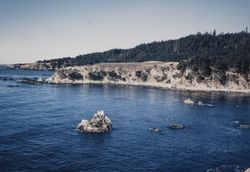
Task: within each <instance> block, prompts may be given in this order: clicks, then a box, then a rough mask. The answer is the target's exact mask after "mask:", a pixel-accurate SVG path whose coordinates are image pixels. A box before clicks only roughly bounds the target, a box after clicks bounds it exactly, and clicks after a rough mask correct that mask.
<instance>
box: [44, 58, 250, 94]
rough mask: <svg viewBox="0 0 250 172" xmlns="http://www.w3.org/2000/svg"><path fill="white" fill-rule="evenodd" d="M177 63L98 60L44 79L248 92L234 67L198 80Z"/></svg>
mask: <svg viewBox="0 0 250 172" xmlns="http://www.w3.org/2000/svg"><path fill="white" fill-rule="evenodd" d="M178 64H179V63H178V62H159V61H151V62H134V63H101V64H95V65H84V66H78V67H67V68H63V69H59V70H57V71H56V72H55V74H54V75H53V76H51V77H50V78H49V79H48V80H47V82H48V83H53V84H88V83H94V84H121V85H141V86H150V87H158V88H166V89H175V90H192V91H227V92H246V93H250V83H249V82H248V80H247V79H246V77H245V76H244V75H242V74H240V73H238V72H235V71H234V70H231V69H229V70H227V71H226V72H225V76H226V79H225V80H224V81H223V82H222V81H221V78H220V75H219V73H218V71H216V70H214V71H212V72H211V75H210V76H208V77H204V78H203V79H202V80H201V79H200V74H198V73H197V72H196V71H193V70H192V69H189V68H187V69H186V70H185V71H184V72H183V71H181V70H179V69H178Z"/></svg>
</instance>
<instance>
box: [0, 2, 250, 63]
mask: <svg viewBox="0 0 250 172" xmlns="http://www.w3.org/2000/svg"><path fill="white" fill-rule="evenodd" d="M247 25H249V0H0V63H1V64H9V63H18V62H35V61H37V60H41V59H51V58H57V57H67V56H70V57H74V56H76V55H79V54H86V53H90V52H96V51H105V50H108V49H112V48H131V47H134V46H136V45H137V44H140V43H147V42H152V41H161V40H168V39H174V38H179V37H182V36H186V35H189V34H193V33H197V32H198V31H200V32H202V33H203V32H206V31H208V32H212V31H213V29H216V30H217V33H219V32H239V31H242V30H244V29H245V27H246V26H247Z"/></svg>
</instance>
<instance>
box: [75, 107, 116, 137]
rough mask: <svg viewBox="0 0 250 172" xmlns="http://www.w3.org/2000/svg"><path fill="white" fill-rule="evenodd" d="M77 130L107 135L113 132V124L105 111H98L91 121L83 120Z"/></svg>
mask: <svg viewBox="0 0 250 172" xmlns="http://www.w3.org/2000/svg"><path fill="white" fill-rule="evenodd" d="M77 129H79V131H81V132H84V133H105V132H110V131H111V130H112V123H111V121H110V119H109V118H108V117H107V116H106V115H105V113H104V112H103V111H98V112H97V113H96V114H94V116H93V118H92V119H91V120H90V121H89V120H85V119H83V120H82V121H81V122H80V123H79V124H78V126H77Z"/></svg>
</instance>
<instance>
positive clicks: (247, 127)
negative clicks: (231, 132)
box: [240, 124, 250, 129]
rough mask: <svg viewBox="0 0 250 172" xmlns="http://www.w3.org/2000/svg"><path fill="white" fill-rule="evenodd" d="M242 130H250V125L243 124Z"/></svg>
mask: <svg viewBox="0 0 250 172" xmlns="http://www.w3.org/2000/svg"><path fill="white" fill-rule="evenodd" d="M240 128H245V129H249V128H250V125H248V124H241V125H240Z"/></svg>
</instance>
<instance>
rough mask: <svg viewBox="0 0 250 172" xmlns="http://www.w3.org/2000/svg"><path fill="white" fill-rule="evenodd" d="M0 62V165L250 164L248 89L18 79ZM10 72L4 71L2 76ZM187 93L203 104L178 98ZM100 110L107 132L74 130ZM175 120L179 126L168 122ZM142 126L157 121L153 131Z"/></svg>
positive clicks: (203, 167)
mask: <svg viewBox="0 0 250 172" xmlns="http://www.w3.org/2000/svg"><path fill="white" fill-rule="evenodd" d="M49 75H51V72H41V71H22V70H8V69H4V68H0V171H170V172H171V171H185V172H194V171H195V172H199V171H207V170H208V169H216V168H217V169H219V168H220V169H222V170H225V169H226V171H230V170H232V171H235V169H244V168H246V167H250V129H242V128H239V124H240V123H244V124H250V97H249V96H244V95H237V94H225V93H192V92H177V91H169V90H160V89H154V88H145V87H135V86H114V85H49V84H25V83H21V82H20V80H21V78H23V77H28V78H34V77H38V78H39V77H42V78H46V77H48V76H49ZM1 77H2V78H1ZM6 77H9V79H3V78H6ZM188 97H190V98H192V99H194V100H195V101H196V102H198V101H199V100H200V101H202V102H204V103H207V104H209V105H212V106H209V105H206V106H198V105H194V106H190V105H185V104H184V103H183V100H184V99H186V98H188ZM97 110H104V111H105V113H106V114H107V115H108V117H109V118H110V119H111V120H112V123H113V127H114V129H113V131H112V132H111V133H108V134H96V135H93V134H83V133H79V132H77V131H76V130H75V128H76V126H77V124H78V123H79V122H80V121H81V120H82V118H87V119H89V118H91V117H92V115H93V113H95V112H96V111H97ZM173 123H180V124H183V125H185V126H186V128H185V129H183V130H171V129H169V128H168V125H170V124H173ZM149 128H160V129H161V132H159V133H152V132H150V131H148V129H149Z"/></svg>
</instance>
